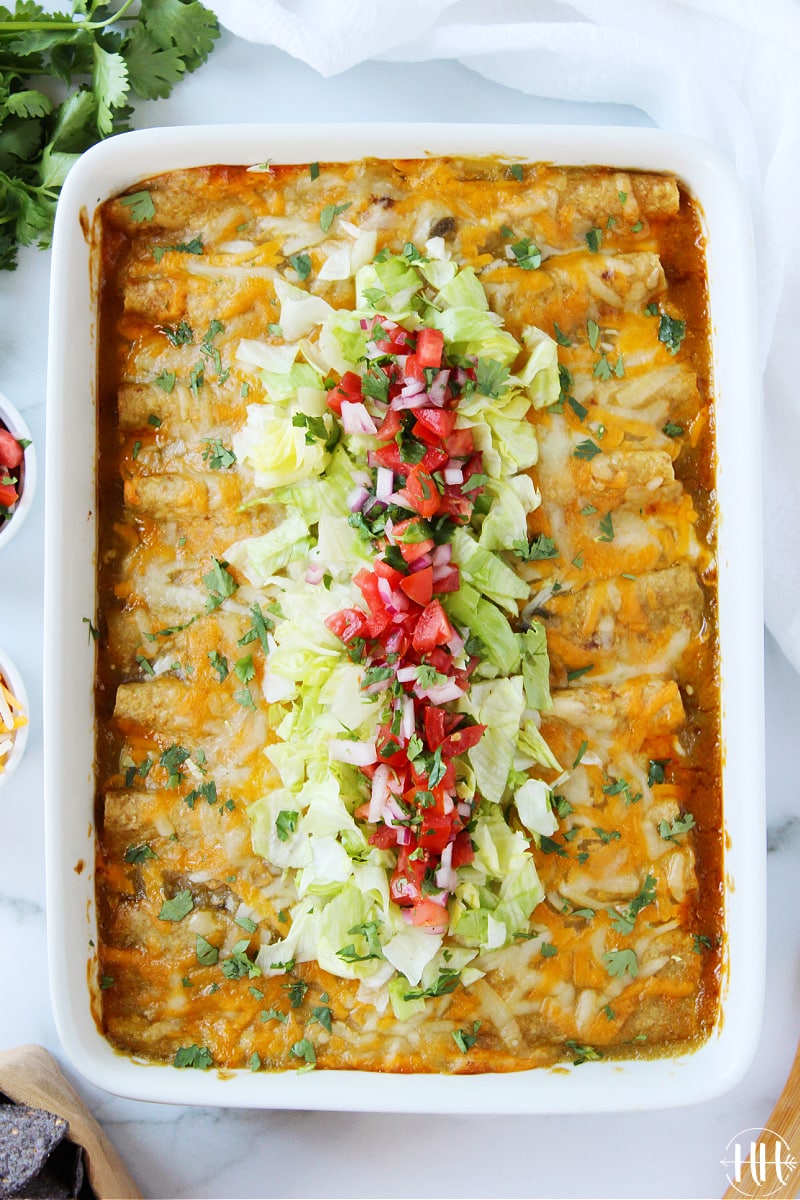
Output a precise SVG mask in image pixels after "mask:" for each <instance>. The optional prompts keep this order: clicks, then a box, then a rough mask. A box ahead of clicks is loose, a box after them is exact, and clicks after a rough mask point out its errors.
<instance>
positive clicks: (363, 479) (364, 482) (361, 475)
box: [353, 471, 372, 488]
mask: <svg viewBox="0 0 800 1200" xmlns="http://www.w3.org/2000/svg"><path fill="white" fill-rule="evenodd" d="M371 482H372V480H371V478H370V476H369V474H368V473H367V472H366V471H353V483H354V485H355V486H356V487H365V488H368V487H369V485H370V483H371Z"/></svg>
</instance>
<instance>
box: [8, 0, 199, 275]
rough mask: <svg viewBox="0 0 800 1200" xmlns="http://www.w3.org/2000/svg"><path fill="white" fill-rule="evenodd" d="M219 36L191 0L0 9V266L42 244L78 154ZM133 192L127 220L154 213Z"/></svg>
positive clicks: (20, 0)
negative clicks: (21, 250)
mask: <svg viewBox="0 0 800 1200" xmlns="http://www.w3.org/2000/svg"><path fill="white" fill-rule="evenodd" d="M218 37H219V25H218V23H217V20H216V17H215V16H214V14H213V13H211V12H209V10H208V9H207V8H205V7H204V6H203V5H202V4H201V3H200V2H199V0H136V3H135V4H134V0H123V3H119V2H117V3H115V4H113V5H109V4H106V3H103V0H72V9H71V12H66V13H65V12H55V13H48V12H45V11H44V9H43V8H42V7H41V6H40V5H39V4H36V3H33V2H32V0H16V3H15V5H14V9H13V11H12V10H10V9H8V8H5V7H3V6H0V269H3V270H13V269H14V267H15V266H16V253H17V246H18V245H23V246H28V245H32V244H33V243H38V244H39V245H40V246H42V247H45V246H48V245H49V244H50V238H51V236H52V229H53V217H54V214H55V208H56V201H57V200H58V195H59V192H60V190H61V186H62V184H63V183H64V180H65V179H66V177H67V173H68V172H69V170H70V168H71V167H72V165H73V164H74V163H75V161H76V160H77V158H78V157H79V156H80V155H81V154H82V153H83V151H84V150H87V149H88V148H89V147H90V146H92V145H94V143H95V142H99V141H102V139H103V138H106V137H109V136H110V135H111V134H113V133H119V132H120V131H121V130H123V129H125V128H127V121H128V118H129V116H130V114H131V108H130V101H131V100H132V99H135V98H140V99H144V100H155V99H158V98H164V97H166V96H168V95H169V93H170V92H171V90H172V88H173V87H174V85H175V84H176V83H177V82H178V81H179V80H180V79H181V78H182V77H183V75H184V74H186V73H187V72H189V71H194V70H195V68H197V67H199V66H200V65H201V63H203V62H205V60H206V59H207V58H208V55H209V54H210V53H211V50H212V49H213V46H214V41H215V39H216V38H218ZM65 85H66V95H65V96H64V98H63V99H62V100H60V102H57V101H56V99H54V98H53V97H54V96H55V97H58V96H59V95H64V88H65ZM138 195H140V196H141V197H142V199H141V200H140V201H137V202H136V203H135V204H134V206H133V207H132V208H131V215H132V216H133V219H134V220H137V219H138V220H141V219H152V216H153V215H154V211H153V212H150V207H151V204H148V201H149V199H150V198H149V194H148V193H146V192H145V193H139V194H138ZM144 197H147V199H144ZM129 199H131V200H133V199H134V198H133V197H131V198H129ZM148 212H149V213H150V215H149V217H148V216H147V215H146V214H147V213H148ZM139 214H140V215H139Z"/></svg>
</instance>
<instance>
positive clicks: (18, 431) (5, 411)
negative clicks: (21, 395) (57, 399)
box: [0, 392, 36, 550]
mask: <svg viewBox="0 0 800 1200" xmlns="http://www.w3.org/2000/svg"><path fill="white" fill-rule="evenodd" d="M0 423H2V424H3V425H4V426H5V428H6V429H7V430H8V432H9V433H10V434H11V436H12V437H14V438H16V439H17V441H18V442H21V441H23V440H24V439H27V440H28V441H29V442H30V441H31V431H30V429H29V428H28V426H27V424H26V423H25V420H24V418H23V416H22V414H21V413H20V412H19V410H18V409H16V408H15V407H14V405H13V404H12V403H11V401H10V400H8V399H7V398H6V397H5V396H4V395H3V393H2V392H0ZM17 491H18V494H19V499H18V500H17V504H16V507H15V509H14V511H13V513H12V514H11V516H10V517H9V518H8V519H7V520H5V521H3V523H2V525H0V550H1V549H2V548H3V546H7V545H8V543H9V542H10V541H11V539H12V538H13V537H14V535H15V534H17V533H19V531H20V529H21V528H22V526H23V524H24V523H25V518H26V517H27V515H28V513H29V512H30V509H31V505H32V504H33V496H34V492H35V491H36V451H35V450H34V447H33V443H31V445H30V446H28V447H26V449H25V453H24V455H23V458H22V464H21V468H20V477H19V487H18V488H17Z"/></svg>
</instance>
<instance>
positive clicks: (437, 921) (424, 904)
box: [411, 896, 449, 929]
mask: <svg viewBox="0 0 800 1200" xmlns="http://www.w3.org/2000/svg"><path fill="white" fill-rule="evenodd" d="M448 919H449V918H448V915H447V907H446V906H445V905H443V904H437V903H436V901H435V900H429V899H428V897H427V896H425V897H424V898H423V899H422V900H420V901H419V903H418V904H415V905H414V907H413V908H412V909H411V924H412V925H419V926H421V927H422V928H423V929H443V928H445V927H446V926H447V922H448Z"/></svg>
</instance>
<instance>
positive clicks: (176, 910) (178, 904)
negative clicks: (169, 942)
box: [158, 888, 194, 921]
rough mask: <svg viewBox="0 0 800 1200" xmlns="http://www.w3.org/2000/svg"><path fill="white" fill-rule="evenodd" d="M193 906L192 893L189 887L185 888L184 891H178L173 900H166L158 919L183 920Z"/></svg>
mask: <svg viewBox="0 0 800 1200" xmlns="http://www.w3.org/2000/svg"><path fill="white" fill-rule="evenodd" d="M193 908H194V900H193V899H192V893H191V892H190V891H189V889H188V888H184V890H183V891H181V892H177V893H176V894H175V895H174V896H173V897H172V899H171V900H165V901H164V903H163V904H162V905H161V912H160V913H159V914H158V919H159V921H182V920H183V918H184V917H188V915H189V913H190V912H191V911H192V909H193Z"/></svg>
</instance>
